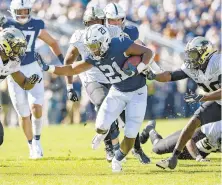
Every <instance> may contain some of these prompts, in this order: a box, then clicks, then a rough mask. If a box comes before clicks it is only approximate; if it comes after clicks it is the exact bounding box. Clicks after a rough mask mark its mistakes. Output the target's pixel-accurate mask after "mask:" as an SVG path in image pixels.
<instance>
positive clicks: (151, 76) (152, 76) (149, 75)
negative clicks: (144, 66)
mask: <svg viewBox="0 0 222 185" xmlns="http://www.w3.org/2000/svg"><path fill="white" fill-rule="evenodd" d="M143 74H145V75H146V78H147V79H148V80H154V79H155V78H156V74H154V73H153V72H152V71H151V70H149V71H144V72H143Z"/></svg>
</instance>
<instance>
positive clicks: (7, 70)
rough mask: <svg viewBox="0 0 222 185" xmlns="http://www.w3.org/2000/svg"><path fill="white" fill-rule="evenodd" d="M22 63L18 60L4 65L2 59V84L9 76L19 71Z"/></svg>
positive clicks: (0, 75) (0, 77)
mask: <svg viewBox="0 0 222 185" xmlns="http://www.w3.org/2000/svg"><path fill="white" fill-rule="evenodd" d="M19 69H20V61H19V59H18V60H14V61H12V60H9V61H8V63H7V64H5V65H4V64H3V61H2V59H1V57H0V82H2V81H3V80H4V79H5V78H6V77H7V76H8V75H10V74H12V73H15V72H17V71H19Z"/></svg>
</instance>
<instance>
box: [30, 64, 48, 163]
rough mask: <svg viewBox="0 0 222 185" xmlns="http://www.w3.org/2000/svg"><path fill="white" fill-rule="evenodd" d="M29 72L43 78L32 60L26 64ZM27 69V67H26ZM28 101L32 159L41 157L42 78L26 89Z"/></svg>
mask: <svg viewBox="0 0 222 185" xmlns="http://www.w3.org/2000/svg"><path fill="white" fill-rule="evenodd" d="M27 67H28V68H29V71H30V72H29V73H36V74H38V75H39V76H40V78H43V74H42V71H41V70H40V67H39V66H38V64H37V62H34V63H32V64H30V65H29V66H27ZM26 70H27V69H26ZM27 94H28V102H29V106H30V109H31V113H32V118H31V120H32V132H33V140H32V146H33V159H37V158H41V157H42V156H43V151H42V147H41V143H40V137H41V132H42V125H43V117H42V106H43V102H44V81H43V79H42V80H41V81H40V82H39V83H37V84H36V85H35V86H34V87H33V88H32V89H31V90H29V91H27Z"/></svg>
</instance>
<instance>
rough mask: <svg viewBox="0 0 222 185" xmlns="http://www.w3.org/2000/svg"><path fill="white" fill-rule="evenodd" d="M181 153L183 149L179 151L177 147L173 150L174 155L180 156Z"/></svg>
mask: <svg viewBox="0 0 222 185" xmlns="http://www.w3.org/2000/svg"><path fill="white" fill-rule="evenodd" d="M180 154H181V151H179V150H177V149H175V148H174V150H173V157H177V158H178V156H179V155H180Z"/></svg>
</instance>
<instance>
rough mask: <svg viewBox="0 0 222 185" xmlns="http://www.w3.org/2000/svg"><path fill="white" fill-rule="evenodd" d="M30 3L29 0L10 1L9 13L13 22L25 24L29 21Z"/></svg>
mask: <svg viewBox="0 0 222 185" xmlns="http://www.w3.org/2000/svg"><path fill="white" fill-rule="evenodd" d="M31 11H32V3H31V2H30V0H12V2H11V4H10V13H11V15H12V17H13V19H14V20H16V21H17V22H19V23H20V24H25V23H27V22H28V21H29V20H30V19H31Z"/></svg>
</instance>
